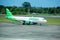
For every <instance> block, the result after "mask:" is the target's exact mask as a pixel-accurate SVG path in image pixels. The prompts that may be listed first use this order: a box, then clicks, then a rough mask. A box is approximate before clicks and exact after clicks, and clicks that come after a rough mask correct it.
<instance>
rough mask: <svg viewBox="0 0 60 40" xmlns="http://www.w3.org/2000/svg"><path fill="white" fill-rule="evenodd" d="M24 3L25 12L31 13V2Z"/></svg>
mask: <svg viewBox="0 0 60 40" xmlns="http://www.w3.org/2000/svg"><path fill="white" fill-rule="evenodd" d="M22 5H23V7H24V8H25V12H28V13H29V12H30V7H31V5H30V3H29V2H24V3H23V4H22Z"/></svg>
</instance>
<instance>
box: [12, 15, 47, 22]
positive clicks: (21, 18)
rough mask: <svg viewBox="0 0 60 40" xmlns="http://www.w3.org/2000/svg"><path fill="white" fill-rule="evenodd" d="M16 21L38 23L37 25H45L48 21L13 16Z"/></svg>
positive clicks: (39, 18)
mask: <svg viewBox="0 0 60 40" xmlns="http://www.w3.org/2000/svg"><path fill="white" fill-rule="evenodd" d="M13 18H15V19H16V20H21V21H30V22H37V23H45V22H47V20H45V19H44V18H42V17H20V16H13Z"/></svg>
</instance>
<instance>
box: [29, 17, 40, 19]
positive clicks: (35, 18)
mask: <svg viewBox="0 0 60 40" xmlns="http://www.w3.org/2000/svg"><path fill="white" fill-rule="evenodd" d="M29 20H39V19H38V18H35V17H33V18H32V17H30V18H29Z"/></svg>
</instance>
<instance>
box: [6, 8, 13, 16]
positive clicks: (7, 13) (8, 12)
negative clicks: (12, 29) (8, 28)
mask: <svg viewBox="0 0 60 40" xmlns="http://www.w3.org/2000/svg"><path fill="white" fill-rule="evenodd" d="M12 16H13V15H12V13H11V12H10V11H9V9H7V8H6V17H12Z"/></svg>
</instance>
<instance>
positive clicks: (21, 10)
mask: <svg viewBox="0 0 60 40" xmlns="http://www.w3.org/2000/svg"><path fill="white" fill-rule="evenodd" d="M6 8H8V9H9V10H10V11H11V12H12V14H14V15H21V14H22V15H26V14H28V13H31V14H32V13H39V14H53V15H60V7H50V8H41V7H31V5H30V3H29V2H24V3H23V7H17V6H3V5H0V14H6V12H5V10H6Z"/></svg>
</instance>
